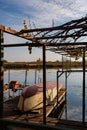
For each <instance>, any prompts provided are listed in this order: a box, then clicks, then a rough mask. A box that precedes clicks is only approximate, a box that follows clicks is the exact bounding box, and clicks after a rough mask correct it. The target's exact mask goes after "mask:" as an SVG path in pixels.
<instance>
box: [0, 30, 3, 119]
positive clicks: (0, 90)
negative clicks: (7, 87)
mask: <svg viewBox="0 0 87 130" xmlns="http://www.w3.org/2000/svg"><path fill="white" fill-rule="evenodd" d="M3 42H4V37H3V31H2V30H0V118H2V117H3V52H4V49H3V47H2V45H3Z"/></svg>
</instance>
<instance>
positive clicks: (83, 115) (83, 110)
mask: <svg viewBox="0 0 87 130" xmlns="http://www.w3.org/2000/svg"><path fill="white" fill-rule="evenodd" d="M82 92H83V93H82V96H83V100H82V105H83V106H82V122H83V123H84V122H85V49H83V91H82Z"/></svg>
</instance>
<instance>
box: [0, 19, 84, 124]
mask: <svg viewBox="0 0 87 130" xmlns="http://www.w3.org/2000/svg"><path fill="white" fill-rule="evenodd" d="M3 32H6V33H9V34H12V35H15V36H18V37H21V38H24V39H27V40H28V42H26V43H18V44H3V43H4V36H3ZM86 37H87V17H83V18H81V19H77V20H72V21H70V22H67V23H65V24H63V25H61V26H55V27H49V28H36V29H22V30H21V31H19V32H18V31H16V30H13V29H11V28H8V27H5V26H3V25H0V117H1V118H2V117H3V53H4V52H3V48H4V47H21V46H28V47H29V51H31V48H32V47H39V46H42V49H43V86H44V88H43V98H44V100H43V101H44V107H43V108H44V109H43V113H44V114H43V123H44V124H46V100H45V99H46V54H45V52H46V50H50V51H52V52H54V53H58V54H61V55H65V56H67V57H72V58H75V59H78V58H79V57H83V113H82V114H83V116H82V117H83V119H82V122H83V123H84V122H85V55H86V52H87V41H86ZM81 38H82V39H83V38H84V40H82V41H81ZM79 40H80V41H79Z"/></svg>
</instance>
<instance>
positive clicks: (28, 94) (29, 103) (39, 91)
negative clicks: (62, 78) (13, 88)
mask: <svg viewBox="0 0 87 130" xmlns="http://www.w3.org/2000/svg"><path fill="white" fill-rule="evenodd" d="M62 86H63V83H62V82H58V91H60V89H61V87H62ZM43 87H44V86H43V83H42V82H41V83H38V84H35V85H32V86H27V87H25V88H24V89H23V91H22V93H21V95H20V98H19V102H18V109H19V110H21V111H32V110H35V109H39V108H42V107H43ZM56 95H57V82H56V81H48V82H46V105H49V104H50V103H51V102H52V101H53V100H54V98H55V97H56Z"/></svg>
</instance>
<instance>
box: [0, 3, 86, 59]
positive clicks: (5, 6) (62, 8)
mask: <svg viewBox="0 0 87 130" xmlns="http://www.w3.org/2000/svg"><path fill="white" fill-rule="evenodd" d="M0 14H1V15H0V24H2V25H5V26H7V27H11V28H13V29H15V30H17V31H20V30H21V29H23V20H24V19H26V21H27V25H28V27H29V28H30V26H29V21H30V24H31V28H35V27H37V28H39V27H40V28H41V27H43V28H44V27H51V26H52V20H54V26H59V25H62V24H64V23H66V22H68V21H71V20H74V19H79V18H82V17H84V16H86V15H87V0H0ZM4 37H5V38H4V43H5V44H7V43H8V44H9V43H16V44H17V43H25V42H26V41H25V40H24V39H20V38H17V37H14V36H11V35H8V34H4ZM39 58H40V59H42V49H41V48H33V49H32V54H29V51H28V48H27V47H20V48H5V49H4V59H5V60H7V61H34V60H37V59H39ZM46 59H47V60H49V61H51V60H52V61H55V60H61V56H59V55H58V54H54V53H53V52H49V51H48V52H47V53H46Z"/></svg>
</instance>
